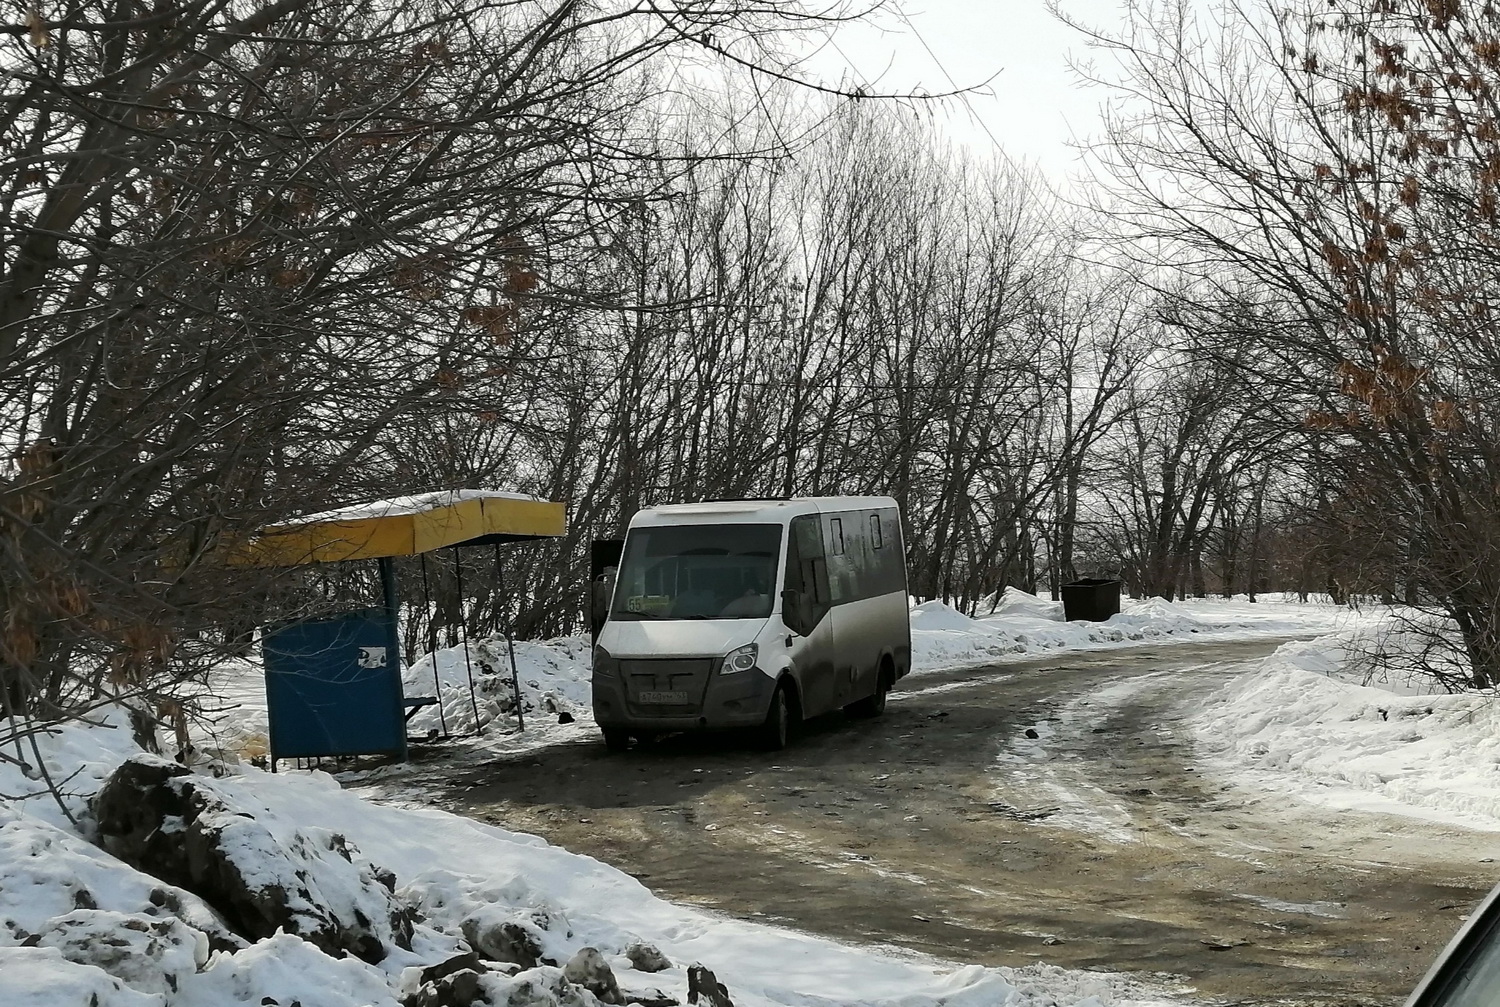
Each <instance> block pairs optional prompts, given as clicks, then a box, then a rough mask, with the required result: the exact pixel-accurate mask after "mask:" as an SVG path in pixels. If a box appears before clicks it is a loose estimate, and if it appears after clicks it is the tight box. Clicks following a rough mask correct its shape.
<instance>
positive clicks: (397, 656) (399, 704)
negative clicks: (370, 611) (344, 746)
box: [376, 556, 407, 762]
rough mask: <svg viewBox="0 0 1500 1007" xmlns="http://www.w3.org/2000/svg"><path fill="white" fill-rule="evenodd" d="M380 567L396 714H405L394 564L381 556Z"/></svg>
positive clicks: (403, 735)
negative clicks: (394, 683)
mask: <svg viewBox="0 0 1500 1007" xmlns="http://www.w3.org/2000/svg"><path fill="white" fill-rule="evenodd" d="M376 564H377V565H378V566H379V567H380V595H381V599H382V600H383V601H384V602H385V616H386V619H387V620H389V623H390V627H391V637H390V661H391V665H392V667H394V668H396V669H397V674H396V700H395V701H396V714H397V716H402V715H404V714H405V712H406V711H405V702H406V696H405V693H404V692H403V691H402V688H401V674H400V668H401V636H400V631H399V630H398V629H397V628H396V627H397V625H398V621H399V620H400V618H401V602H400V601H399V600H398V599H397V597H396V564H395V562H394V561H392V559H391V557H389V556H381V557H380V558H379V559H378V560H376ZM400 755H401V761H402V762H405V761H406V758H407V756H406V724H405V722H404V720H403V722H402V725H401V749H400Z"/></svg>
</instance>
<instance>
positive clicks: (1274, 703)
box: [1190, 622, 1500, 831]
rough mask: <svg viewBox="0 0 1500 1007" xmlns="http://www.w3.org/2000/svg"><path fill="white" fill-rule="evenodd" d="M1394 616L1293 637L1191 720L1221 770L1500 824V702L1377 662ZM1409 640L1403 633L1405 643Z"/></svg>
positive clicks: (1340, 799)
mask: <svg viewBox="0 0 1500 1007" xmlns="http://www.w3.org/2000/svg"><path fill="white" fill-rule="evenodd" d="M1377 637H1379V638H1383V640H1382V646H1381V648H1380V649H1381V651H1382V652H1383V653H1385V654H1386V655H1389V654H1390V653H1391V651H1392V650H1393V649H1398V648H1393V647H1392V645H1391V643H1392V641H1391V640H1390V634H1389V632H1388V627H1382V626H1381V625H1380V624H1379V623H1378V622H1377V623H1376V624H1375V625H1373V626H1372V625H1365V626H1361V627H1352V628H1350V629H1346V630H1344V631H1342V632H1339V633H1334V634H1329V635H1326V636H1323V637H1319V638H1318V639H1315V640H1312V641H1310V642H1298V643H1289V644H1286V645H1283V646H1282V647H1281V648H1280V649H1278V650H1277V651H1276V653H1275V654H1274V655H1272V656H1271V657H1270V658H1267V659H1266V660H1265V661H1264V662H1262V664H1261V665H1260V667H1259V668H1258V669H1257V670H1255V671H1254V672H1253V673H1252V674H1249V675H1244V676H1241V677H1238V678H1236V679H1235V680H1233V681H1232V682H1231V683H1229V684H1228V685H1227V686H1226V687H1225V688H1223V689H1222V690H1220V691H1219V692H1217V693H1215V694H1213V695H1212V696H1210V697H1209V698H1208V699H1207V700H1206V701H1205V702H1204V704H1203V707H1202V709H1201V710H1199V711H1198V713H1197V714H1196V715H1195V716H1194V717H1193V719H1192V720H1191V722H1190V723H1191V726H1192V728H1193V730H1194V732H1195V735H1196V746H1197V750H1198V754H1199V758H1200V759H1201V760H1202V761H1203V763H1204V765H1205V768H1208V769H1210V770H1212V771H1213V772H1214V773H1215V774H1217V775H1218V776H1220V777H1221V778H1223V779H1225V780H1229V781H1233V782H1235V783H1239V784H1243V785H1246V786H1251V787H1256V788H1259V789H1263V790H1269V791H1274V792H1277V793H1281V794H1286V795H1290V796H1293V797H1296V798H1299V799H1302V800H1305V801H1309V802H1312V803H1314V804H1319V805H1323V806H1326V807H1333V808H1343V809H1356V810H1363V811H1379V812H1384V813H1387V814H1397V815H1404V816H1408V817H1413V818H1421V819H1426V820H1429V821H1435V822H1440V823H1443V824H1447V825H1459V826H1464V827H1467V828H1471V829H1482V830H1486V831H1500V704H1497V703H1496V701H1495V696H1493V695H1490V694H1482V693H1467V694H1464V693H1460V694H1436V695H1434V694H1431V693H1433V692H1435V691H1436V690H1435V689H1434V688H1433V687H1432V683H1431V682H1430V681H1427V680H1424V679H1422V678H1420V677H1418V676H1415V675H1412V674H1410V673H1406V672H1401V671H1399V670H1398V669H1393V667H1392V665H1391V662H1390V661H1389V659H1388V658H1387V659H1386V660H1384V661H1382V662H1381V663H1380V664H1379V665H1378V666H1373V667H1372V666H1371V664H1370V662H1369V654H1370V653H1371V648H1370V644H1371V641H1372V639H1375V638H1377ZM1398 647H1399V645H1398Z"/></svg>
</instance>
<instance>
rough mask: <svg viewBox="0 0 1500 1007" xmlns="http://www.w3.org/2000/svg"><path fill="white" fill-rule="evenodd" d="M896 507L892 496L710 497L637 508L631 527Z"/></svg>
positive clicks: (772, 520) (767, 520)
mask: <svg viewBox="0 0 1500 1007" xmlns="http://www.w3.org/2000/svg"><path fill="white" fill-rule="evenodd" d="M895 507H896V501H895V500H893V499H892V498H890V497H794V498H792V499H790V500H709V501H705V502H703V503H686V504H663V505H661V506H659V507H647V508H646V509H645V510H641V511H637V512H636V515H635V517H633V518H631V519H630V526H631V527H632V528H636V527H641V526H649V525H673V524H786V523H787V522H788V521H790V520H791V519H792V518H794V517H797V516H798V515H800V514H822V513H826V512H829V511H848V510H881V509H892V510H894V509H895Z"/></svg>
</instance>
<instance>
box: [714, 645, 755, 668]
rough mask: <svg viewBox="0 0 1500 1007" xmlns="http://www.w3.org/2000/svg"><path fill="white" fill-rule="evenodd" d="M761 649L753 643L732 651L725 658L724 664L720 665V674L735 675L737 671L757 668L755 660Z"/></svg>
mask: <svg viewBox="0 0 1500 1007" xmlns="http://www.w3.org/2000/svg"><path fill="white" fill-rule="evenodd" d="M759 651H760V648H759V647H757V646H756V645H755V644H753V643H747V644H745V645H744V646H743V647H740V648H739V649H738V650H731V651H730V652H729V653H728V654H726V655H725V657H724V663H723V664H721V665H719V674H721V675H733V674H734V673H735V672H737V671H749V670H750V669H751V668H753V667H755V658H756V655H757V654H758V653H759Z"/></svg>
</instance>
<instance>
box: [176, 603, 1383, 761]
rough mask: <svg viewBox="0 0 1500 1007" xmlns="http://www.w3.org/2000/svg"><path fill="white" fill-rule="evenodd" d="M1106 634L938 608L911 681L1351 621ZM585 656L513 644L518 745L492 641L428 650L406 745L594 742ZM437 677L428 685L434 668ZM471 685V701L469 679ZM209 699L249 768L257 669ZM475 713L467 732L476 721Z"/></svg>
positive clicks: (1252, 611)
mask: <svg viewBox="0 0 1500 1007" xmlns="http://www.w3.org/2000/svg"><path fill="white" fill-rule="evenodd" d="M1122 604H1123V609H1124V610H1123V611H1122V612H1121V613H1120V614H1119V615H1116V616H1114V617H1113V618H1111V619H1110V620H1109V621H1107V622H1098V623H1096V622H1065V621H1063V610H1062V604H1061V603H1060V602H1054V601H1051V600H1048V599H1046V598H1039V597H1037V596H1036V595H1032V594H1027V593H1026V592H1024V591H1019V590H1016V589H1014V588H1011V589H1009V590H1007V591H1006V592H1005V594H1004V596H1003V597H1002V598H1001V599H1000V603H999V604H998V605H997V606H996V607H995V610H994V612H992V613H989V614H986V615H982V616H980V617H979V618H970V617H969V616H966V615H964V614H963V613H962V612H959V611H958V610H957V609H954V608H952V607H951V606H949V605H945V604H943V603H942V602H938V601H929V602H923V603H921V604H917V605H914V606H913V607H912V609H911V635H912V670H913V671H915V672H919V673H920V672H926V671H937V670H942V669H948V668H958V667H964V666H972V665H981V664H993V663H996V662H1002V661H1005V660H1014V659H1017V658H1024V657H1028V656H1035V655H1039V654H1046V653H1053V652H1058V651H1065V650H1101V649H1106V648H1110V647H1127V646H1132V645H1139V644H1143V643H1151V642H1158V643H1160V642H1171V641H1175V640H1219V641H1228V640H1241V639H1254V638H1256V637H1285V636H1296V635H1308V634H1312V633H1326V632H1328V631H1330V630H1332V629H1336V628H1338V627H1340V626H1344V625H1349V624H1353V623H1354V622H1356V621H1358V620H1359V619H1360V618H1361V617H1360V616H1359V615H1358V614H1357V613H1354V612H1352V611H1351V610H1349V609H1346V608H1341V607H1338V606H1334V605H1331V604H1329V603H1328V602H1326V601H1312V602H1306V603H1301V602H1297V601H1295V600H1294V599H1293V598H1292V597H1291V596H1287V595H1263V596H1262V597H1261V600H1260V601H1257V602H1255V603H1253V604H1252V603H1250V602H1247V601H1245V600H1244V599H1242V598H1241V599H1234V600H1224V599H1217V598H1213V599H1192V600H1190V601H1185V602H1167V601H1163V600H1161V599H1159V598H1151V599H1146V600H1142V601H1132V600H1129V599H1125V600H1124V601H1123V603H1122ZM590 650H591V647H590V644H589V640H588V638H587V637H586V636H571V637H564V638H561V639H557V640H541V641H532V640H518V641H516V644H515V651H516V668H517V678H518V679H519V681H520V685H521V709H522V713H523V714H524V716H525V720H526V730H525V732H524V733H517V732H516V726H517V725H516V715H515V710H514V706H515V701H514V698H513V694H512V686H511V674H510V655H509V653H508V651H507V648H506V643H505V640H504V639H503V638H501V637H492V638H488V639H484V640H476V641H474V642H472V643H470V644H469V646H468V654H467V659H466V657H465V649H464V647H463V645H459V646H457V647H448V648H444V649H441V650H439V651H438V652H437V653H436V654H435V655H434V654H429V655H427V656H426V657H423V658H421V659H420V660H418V661H417V662H416V663H415V664H413V665H410V666H409V667H406V668H404V669H403V671H402V674H401V680H402V688H403V690H404V692H405V694H406V696H407V697H408V698H417V697H423V696H436V697H438V698H439V699H440V701H441V703H440V706H441V709H440V708H439V706H438V705H433V706H428V707H424V708H422V709H420V710H418V711H417V712H416V714H415V715H413V717H412V718H411V720H410V721H409V722H408V725H407V733H408V734H409V735H410V736H411V737H413V738H419V739H420V738H430V737H437V736H441V735H443V734H444V733H445V732H446V733H447V734H449V735H457V736H464V735H472V734H474V733H475V724H476V722H477V723H478V724H479V725H480V728H481V732H482V733H483V735H484V736H485V741H484V744H485V745H486V746H487V747H490V748H493V749H494V750H496V751H500V752H505V751H516V750H520V749H530V748H535V747H538V746H542V745H549V744H555V743H559V742H566V741H570V740H579V739H584V738H589V739H592V738H595V737H597V735H596V733H595V730H594V717H593V705H592V701H591V697H590V685H589V677H590V664H591V658H590ZM434 665H436V668H437V676H436V683H435V682H434V676H433V667H434ZM471 673H472V675H473V678H474V694H473V698H472V699H471V698H470V694H469V675H470V674H471ZM207 687H208V689H209V690H210V691H211V692H212V694H213V697H214V699H213V700H212V701H211V702H205V703H204V706H205V707H206V708H207V709H208V710H209V711H210V715H209V717H208V718H207V719H205V720H203V721H201V722H199V723H198V724H195V725H194V734H195V737H194V744H195V745H196V747H197V748H198V750H199V752H200V753H202V754H205V755H207V756H210V757H217V756H219V755H220V754H221V753H222V754H223V755H227V756H228V757H229V760H230V761H234V759H235V758H236V757H237V758H240V759H246V760H249V759H258V758H260V757H262V756H264V755H265V754H266V751H267V749H268V747H269V741H268V737H269V732H268V726H267V718H266V698H265V683H264V680H263V676H262V672H261V668H260V665H259V662H258V661H255V660H242V661H230V662H226V663H225V664H223V665H222V666H220V667H219V668H218V669H216V670H215V671H214V672H213V673H212V675H211V677H210V680H209V682H208V685H207ZM476 713H477V720H476Z"/></svg>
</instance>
